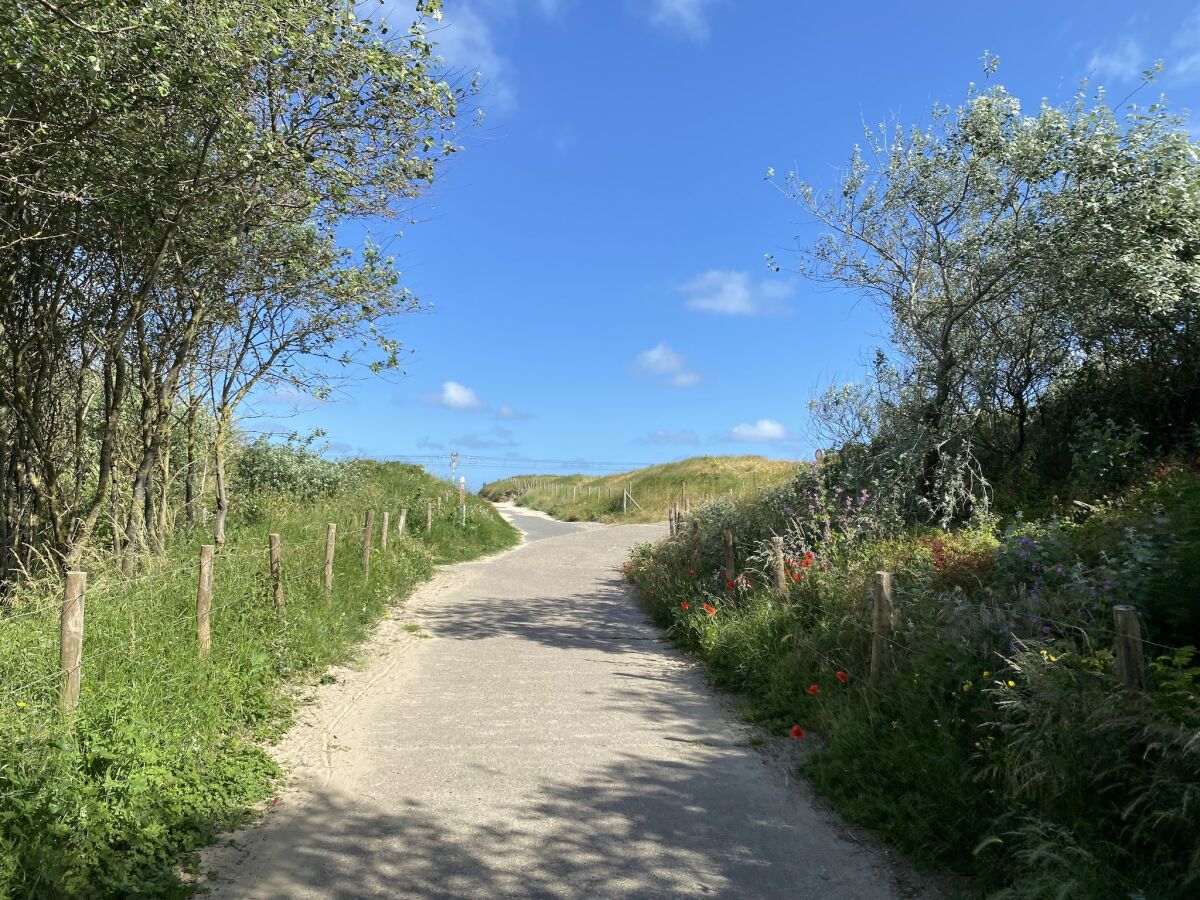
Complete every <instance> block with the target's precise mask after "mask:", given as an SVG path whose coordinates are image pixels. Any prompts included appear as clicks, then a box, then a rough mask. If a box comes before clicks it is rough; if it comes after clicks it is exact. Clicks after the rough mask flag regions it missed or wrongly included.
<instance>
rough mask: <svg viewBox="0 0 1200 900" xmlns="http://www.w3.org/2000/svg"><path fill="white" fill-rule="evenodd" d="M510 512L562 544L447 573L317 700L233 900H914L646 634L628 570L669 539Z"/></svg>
mask: <svg viewBox="0 0 1200 900" xmlns="http://www.w3.org/2000/svg"><path fill="white" fill-rule="evenodd" d="M505 515H507V516H510V517H511V520H512V521H514V523H515V524H517V525H518V527H521V528H522V529H523V530H525V531H526V532H527V537H528V538H540V539H536V540H533V539H530V540H527V542H526V543H525V544H523V545H522V546H521V547H518V548H517V549H516V550H513V551H511V552H509V553H506V554H503V555H501V556H497V557H493V558H490V559H486V560H480V561H476V562H472V563H463V564H460V565H456V566H451V567H448V568H446V569H444V570H443V571H442V572H441V573H439V575H438V576H437V577H436V578H435V579H434V580H433V581H432V582H430V583H429V584H427V585H425V586H424V587H422V588H421V589H420V590H419V591H418V592H417V593H416V594H415V595H414V596H413V598H412V599H411V600H410V601H409V603H408V604H406V605H405V606H403V607H400V608H398V609H397V610H396V611H395V612H394V614H393V615H394V617H393V618H390V619H388V620H386V621H385V622H384V623H383V625H382V626H381V628H380V629H379V631H378V633H377V635H376V637H375V639H374V641H373V643H372V644H371V646H370V648H369V657H368V658H369V659H370V662H369V663H368V664H367V665H366V667H365V668H364V669H362V670H360V671H352V670H342V671H339V672H338V673H337V675H338V682H337V683H336V684H331V685H326V686H322V687H321V688H319V689H317V690H316V691H315V692H314V695H313V697H312V698H310V699H311V702H310V703H309V705H307V706H305V707H304V708H303V709H302V711H301V714H300V716H299V718H298V723H297V726H296V727H295V728H294V729H293V730H292V731H291V732H290V733H289V734H288V736H287V738H286V739H285V740H284V741H283V742H282V743H281V745H280V746H279V748H278V753H279V755H280V757H281V758H282V760H283V762H284V764H285V765H286V766H287V767H288V769H289V770H290V771H291V772H292V777H291V783H290V785H289V788H288V790H287V791H285V793H284V794H283V796H282V798H281V800H280V802H279V804H278V806H276V807H275V808H274V809H272V810H271V812H270V813H269V814H268V815H267V816H266V817H265V819H264V821H263V822H262V823H261V824H260V825H258V826H257V827H255V828H251V829H249V830H247V831H246V832H243V833H241V834H239V835H237V836H235V839H234V840H233V841H231V842H230V843H229V844H228V845H227V846H225V847H223V848H218V849H215V850H211V851H208V852H207V853H206V854H205V860H204V864H205V867H206V868H209V869H211V870H212V873H211V876H210V879H209V882H208V886H209V888H210V889H211V890H212V891H213V892H214V894H215V895H216V896H218V897H253V898H280V900H282V898H307V897H322V898H359V897H381V898H382V897H387V898H398V897H416V898H458V897H479V898H493V897H589V898H590V897H693V896H711V897H796V898H820V900H843V898H847V900H848V898H863V900H877V898H879V900H882V898H892V897H899V896H912V894H911V893H910V892H909V891H903V892H902V891H901V889H900V888H899V887H898V886H897V885H898V883H899V882H897V880H896V872H897V870H896V869H895V867H894V866H893V864H892V863H890V862H889V861H888V859H887V858H886V857H885V856H884V855H883V854H882V853H881V852H879V851H877V850H874V849H869V848H868V847H867V846H866V845H864V844H861V843H859V842H856V841H854V840H851V839H849V838H848V837H847V836H846V830H845V829H844V828H843V827H841V826H839V825H838V824H837V823H836V820H835V819H834V818H833V817H832V816H831V815H830V814H829V813H828V812H826V811H823V810H822V809H821V808H820V807H819V806H818V805H817V804H815V803H814V802H813V801H812V799H811V797H810V795H809V793H808V791H807V788H806V787H805V786H804V785H802V784H798V783H797V782H796V781H795V780H789V779H787V777H786V774H785V772H784V770H783V769H782V767H779V766H775V765H772V764H770V762H769V760H768V758H767V757H765V756H764V755H763V754H762V753H761V752H760V751H758V750H755V749H754V748H753V747H751V746H750V745H749V744H748V743H747V740H746V738H747V736H748V734H749V733H750V732H749V731H748V730H747V728H746V726H744V725H742V724H741V723H740V722H739V721H738V719H737V717H736V715H735V714H734V713H733V712H732V711H731V709H730V708H729V704H728V703H726V702H724V701H722V700H721V699H720V698H718V697H717V696H716V695H714V693H713V692H712V690H711V689H710V688H708V687H707V686H706V685H705V683H704V679H703V676H702V672H701V670H700V669H699V667H698V666H696V665H695V664H693V663H690V662H688V661H687V660H686V659H685V658H684V657H683V656H682V655H681V654H679V653H678V652H676V651H675V650H673V649H672V648H671V647H670V645H669V644H668V643H666V642H665V641H664V639H663V635H662V633H661V632H660V631H659V630H657V629H656V628H654V627H652V626H650V625H648V624H647V623H646V620H645V617H644V616H643V614H642V613H641V612H640V611H639V610H638V608H637V607H636V606H635V604H634V602H633V600H632V598H631V595H630V592H629V590H628V588H627V587H626V585H625V583H624V582H623V580H622V579H621V577H620V575H619V572H618V571H617V567H618V566H619V565H620V563H621V562H622V561H623V560H624V559H625V558H626V557H627V554H628V550H629V548H630V547H631V546H632V545H633V544H636V543H638V542H641V541H647V540H652V539H655V538H657V537H659V536H661V535H662V533H663V529H662V528H661V527H659V526H649V525H633V526H607V527H605V526H596V525H583V526H579V525H568V524H565V523H555V522H553V521H552V520H546V519H545V517H542V516H539V515H538V514H531V513H528V512H524V511H519V510H515V509H512V508H506V509H505ZM547 522H549V524H547ZM414 624H415V625H418V626H419V627H420V629H421V631H422V634H423V635H424V636H416V635H413V634H410V633H409V632H408V631H406V630H404V626H405V625H408V626H409V627H410V628H411V627H413V625H414Z"/></svg>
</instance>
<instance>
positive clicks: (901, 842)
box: [627, 464, 1200, 900]
mask: <svg viewBox="0 0 1200 900" xmlns="http://www.w3.org/2000/svg"><path fill="white" fill-rule="evenodd" d="M843 472H844V469H842V468H840V467H838V466H837V465H836V464H834V465H830V466H829V467H828V468H827V469H826V468H821V467H817V468H813V469H811V470H808V471H805V472H802V473H801V475H800V476H799V477H798V478H797V480H796V482H795V483H794V484H793V485H791V486H790V487H788V488H781V489H778V490H775V491H772V492H768V493H767V494H764V495H763V497H762V498H760V500H759V501H757V502H755V503H747V504H741V505H739V506H733V505H730V504H726V503H721V504H715V505H713V506H711V507H705V508H703V509H701V510H700V511H699V513H698V516H697V520H698V522H699V527H698V529H697V530H695V531H693V530H692V529H690V528H684V529H683V530H682V531H681V533H680V534H679V535H678V536H676V537H674V538H671V539H668V540H666V541H663V542H660V543H658V544H655V545H645V546H642V547H639V548H637V550H636V551H635V553H634V554H633V557H632V558H631V560H630V561H629V563H628V565H627V575H628V577H629V578H630V579H631V580H632V581H633V582H634V583H635V584H637V585H638V586H639V587H640V588H641V589H642V591H643V593H644V595H645V596H646V598H647V600H648V603H649V608H650V611H651V614H652V616H653V618H654V620H655V621H656V622H658V623H659V624H660V625H662V626H663V627H665V628H667V629H668V630H669V632H670V634H671V635H672V636H673V637H674V639H675V640H676V641H678V642H679V643H680V644H681V645H683V646H685V647H688V648H690V649H692V650H694V651H695V652H697V653H698V654H699V655H700V656H701V657H702V658H703V659H704V660H705V662H706V664H707V665H708V668H709V671H710V673H711V675H712V678H713V680H714V681H715V682H716V683H717V684H719V685H721V686H723V687H727V688H729V689H732V690H736V691H740V692H742V695H743V709H744V711H745V713H746V714H747V715H748V716H749V717H750V718H751V719H753V720H756V721H760V722H762V723H764V724H765V725H767V726H768V727H772V728H775V729H777V730H779V731H781V732H785V733H786V732H787V731H788V730H789V729H791V728H792V727H793V726H799V728H800V729H803V730H804V734H805V737H804V738H802V739H803V740H808V741H814V742H815V745H816V748H817V752H815V753H813V754H811V755H810V756H809V757H808V760H807V762H806V764H805V770H806V773H807V774H808V776H809V777H810V778H811V780H812V781H813V783H814V784H815V785H816V786H817V788H818V789H819V790H820V791H821V792H822V793H824V794H825V795H826V796H827V797H829V798H830V799H831V800H832V801H833V802H834V804H835V805H836V806H837V807H838V808H839V810H840V811H841V812H842V813H843V814H844V815H845V816H846V817H847V818H849V819H851V820H852V821H855V822H859V823H863V824H866V825H869V826H871V827H874V828H876V829H878V830H879V831H880V832H881V833H883V834H884V835H885V836H886V837H887V838H888V839H889V840H890V841H891V842H893V843H894V844H895V845H896V846H898V847H899V848H901V849H902V850H903V851H904V852H906V853H907V854H909V855H910V856H912V857H913V858H914V859H915V860H916V861H917V862H919V863H921V864H925V865H933V866H940V867H949V868H953V869H955V870H958V871H961V872H964V873H967V874H969V875H971V876H973V877H974V878H975V879H976V883H977V884H978V885H979V889H980V891H981V892H983V893H986V894H988V895H993V896H996V897H1012V898H1016V897H1021V898H1042V897H1044V898H1051V897H1055V898H1057V897H1080V898H1113V900H1117V898H1121V900H1128V898H1131V897H1145V898H1150V897H1154V898H1179V900H1182V898H1185V897H1191V896H1194V895H1195V893H1196V891H1197V889H1198V888H1200V842H1198V841H1197V838H1196V834H1197V833H1200V803H1198V801H1200V755H1197V753H1196V744H1197V740H1200V738H1198V737H1197V735H1200V668H1198V667H1197V663H1196V660H1195V653H1194V650H1193V649H1192V648H1190V647H1184V648H1183V649H1180V650H1177V651H1171V650H1168V649H1166V645H1170V644H1175V643H1181V642H1183V641H1184V640H1185V639H1186V638H1187V637H1188V636H1189V633H1188V632H1187V631H1185V630H1182V629H1179V628H1178V627H1176V625H1175V624H1174V623H1175V622H1176V621H1179V620H1180V616H1183V611H1184V610H1190V609H1191V608H1192V607H1194V596H1193V597H1183V596H1181V595H1177V594H1170V593H1169V592H1168V593H1166V594H1164V593H1163V581H1164V580H1169V579H1170V577H1171V573H1173V572H1175V571H1177V568H1178V566H1179V565H1180V562H1181V560H1186V559H1189V558H1190V555H1189V554H1191V553H1194V550H1192V549H1189V548H1191V547H1194V546H1195V545H1194V544H1189V543H1188V542H1187V541H1182V540H1180V539H1179V533H1180V524H1179V523H1181V522H1185V521H1186V522H1191V521H1194V520H1195V513H1196V509H1195V508H1194V501H1195V498H1196V497H1200V477H1198V476H1197V475H1195V474H1193V473H1192V472H1191V471H1189V470H1187V469H1186V468H1184V467H1170V468H1168V469H1165V470H1164V472H1163V474H1162V476H1161V477H1160V478H1159V479H1158V480H1157V481H1155V482H1153V483H1150V484H1148V485H1147V486H1145V487H1144V488H1143V489H1142V490H1141V491H1139V492H1135V493H1131V494H1128V495H1126V496H1125V497H1123V498H1122V499H1121V501H1120V502H1114V503H1112V504H1110V505H1108V506H1105V507H1102V508H1099V509H1097V510H1095V511H1094V512H1093V513H1092V515H1091V517H1090V518H1089V519H1088V520H1087V521H1085V522H1081V523H1076V522H1073V521H1071V520H1069V519H1054V518H1051V519H1047V520H1045V521H1033V522H1031V521H1025V520H1022V519H1019V518H1014V519H1012V520H1010V521H1009V523H1008V525H1007V526H1005V527H1003V528H1001V527H999V525H998V524H997V523H996V522H995V521H994V520H992V519H990V518H986V517H984V518H980V517H978V516H977V521H976V524H974V525H973V526H972V527H970V528H966V529H959V530H953V531H945V530H942V529H911V528H908V529H905V528H900V527H897V526H896V524H895V523H896V521H897V520H896V519H894V518H890V517H888V515H887V514H886V505H885V507H884V509H885V512H884V514H883V515H882V516H881V514H880V513H879V512H878V507H876V506H875V505H874V504H873V503H872V502H871V497H870V495H869V494H868V495H867V496H864V495H863V494H862V493H861V492H860V493H857V494H851V493H850V492H849V491H847V490H845V489H839V488H840V485H838V484H837V483H836V482H837V480H838V479H839V478H840V477H841V476H842V474H843ZM723 528H731V529H732V530H733V531H734V533H735V536H736V544H737V551H738V552H737V556H738V560H737V565H738V569H739V573H740V575H739V577H738V579H737V580H736V582H735V583H734V584H733V586H732V588H730V586H729V585H728V584H727V583H726V582H725V579H724V576H723V573H722V572H721V570H720V566H721V565H722V564H723V549H722V547H721V545H720V533H721V529H723ZM773 532H774V533H778V534H781V535H782V536H783V537H784V540H785V546H786V548H787V575H788V583H789V594H788V597H787V600H786V602H780V598H779V597H778V596H777V595H776V593H775V591H774V588H773V579H772V571H771V568H770V558H771V553H770V549H769V541H768V540H767V539H768V538H769V537H770V536H771V534H772V533H773ZM878 569H887V570H890V571H893V572H895V573H896V575H897V581H898V589H897V593H896V596H895V603H894V608H895V622H894V632H893V634H892V643H891V644H890V645H889V648H890V660H889V664H888V667H887V674H886V677H885V678H884V680H883V682H882V684H881V685H880V686H879V688H878V690H873V689H870V688H869V687H868V686H867V673H868V670H869V660H870V648H871V627H872V604H871V583H872V578H873V573H874V572H875V571H876V570H878ZM1118 602H1121V603H1133V604H1135V605H1137V606H1138V607H1139V608H1140V609H1143V610H1146V611H1147V613H1146V616H1145V617H1144V619H1143V627H1144V631H1145V634H1146V637H1147V638H1148V639H1150V640H1151V641H1153V642H1154V643H1151V644H1148V645H1147V647H1146V652H1147V656H1148V659H1149V664H1148V678H1149V692H1148V694H1147V698H1146V701H1145V702H1144V703H1137V702H1136V701H1131V699H1130V697H1129V696H1128V695H1126V693H1125V692H1124V690H1123V688H1122V687H1121V685H1120V682H1119V680H1118V679H1117V678H1116V676H1115V675H1114V672H1113V654H1112V652H1111V649H1110V648H1111V645H1112V630H1111V629H1112V606H1113V604H1114V603H1118ZM1172 613H1174V614H1175V615H1174V617H1172V615H1171V614H1172ZM810 730H811V731H810Z"/></svg>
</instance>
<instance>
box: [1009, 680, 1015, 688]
mask: <svg viewBox="0 0 1200 900" xmlns="http://www.w3.org/2000/svg"><path fill="white" fill-rule="evenodd" d="M1008 686H1009V687H1016V686H1017V683H1016V682H1015V681H1010V682H1009V683H1008Z"/></svg>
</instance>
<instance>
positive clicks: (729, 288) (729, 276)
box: [679, 269, 795, 316]
mask: <svg viewBox="0 0 1200 900" xmlns="http://www.w3.org/2000/svg"><path fill="white" fill-rule="evenodd" d="M679 290H680V291H681V292H682V293H684V294H686V295H687V306H688V308H689V309H694V310H697V311H699V312H706V313H713V314H715V315H723V316H761V315H778V314H781V313H785V312H787V303H786V301H787V299H788V298H789V297H791V296H792V293H793V291H794V290H795V286H794V285H792V284H791V283H789V282H787V281H770V280H763V281H754V280H753V279H752V278H751V277H750V275H749V274H748V273H746V272H737V271H732V270H725V269H710V270H708V271H707V272H705V273H703V274H702V275H698V276H697V277H695V278H693V279H692V280H691V281H689V282H687V283H686V284H682V285H680V286H679Z"/></svg>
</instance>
